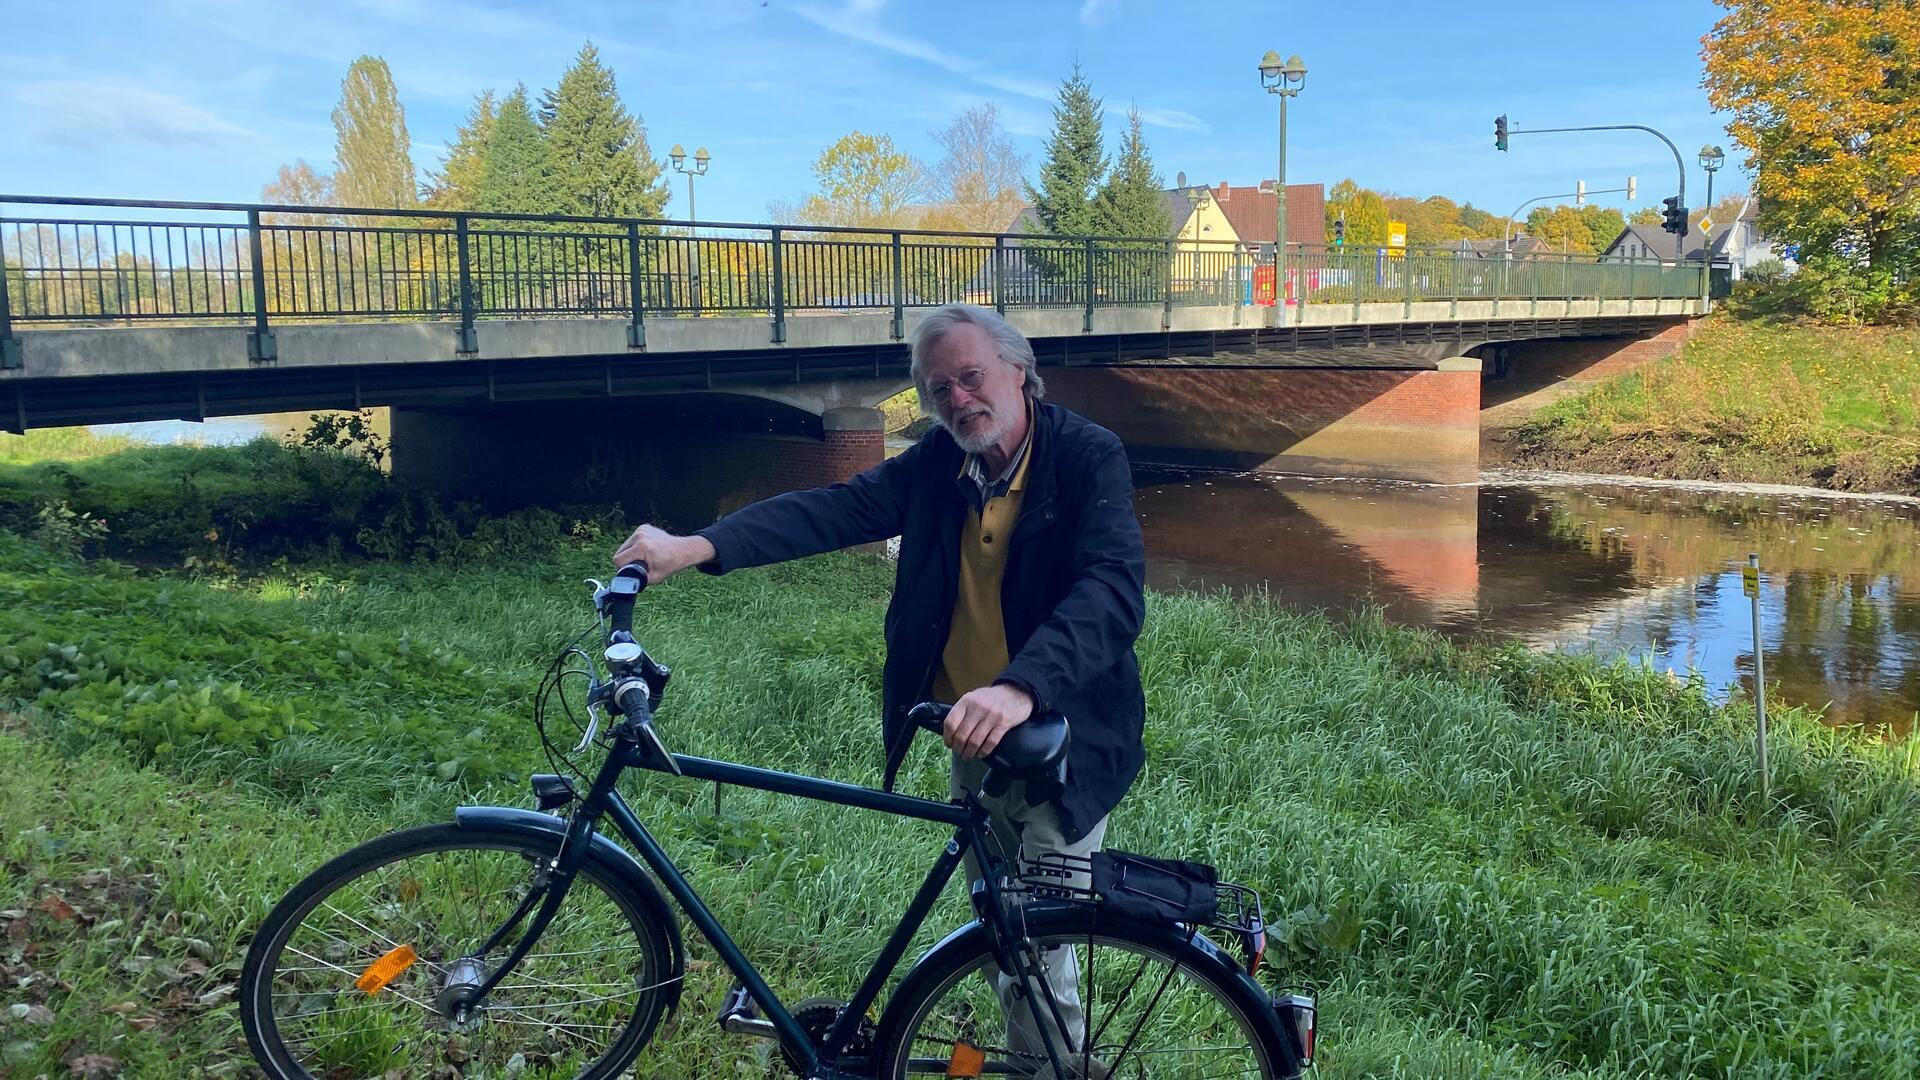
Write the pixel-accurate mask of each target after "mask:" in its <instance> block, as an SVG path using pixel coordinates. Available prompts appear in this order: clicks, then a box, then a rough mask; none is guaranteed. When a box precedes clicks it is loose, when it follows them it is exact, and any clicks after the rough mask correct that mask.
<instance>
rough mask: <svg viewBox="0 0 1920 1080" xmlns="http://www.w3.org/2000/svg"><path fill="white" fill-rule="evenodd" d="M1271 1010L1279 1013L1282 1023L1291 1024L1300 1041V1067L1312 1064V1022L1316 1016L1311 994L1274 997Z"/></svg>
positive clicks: (1295, 1035) (1316, 1011)
mask: <svg viewBox="0 0 1920 1080" xmlns="http://www.w3.org/2000/svg"><path fill="white" fill-rule="evenodd" d="M1273 1011H1274V1012H1276V1013H1278V1014H1279V1015H1280V1022H1281V1023H1282V1024H1288V1025H1291V1028H1292V1031H1293V1034H1294V1037H1295V1038H1297V1039H1298V1040H1299V1041H1300V1065H1301V1067H1303V1068H1304V1067H1306V1066H1308V1065H1311V1064H1313V1040H1314V1022H1315V1019H1316V1017H1317V1016H1318V1010H1317V1009H1316V1008H1315V1007H1314V1004H1313V995H1312V994H1286V995H1282V996H1278V997H1275V998H1274V999H1273Z"/></svg>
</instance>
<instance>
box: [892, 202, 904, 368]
mask: <svg viewBox="0 0 1920 1080" xmlns="http://www.w3.org/2000/svg"><path fill="white" fill-rule="evenodd" d="M906 291H907V275H906V269H905V267H903V266H902V265H901V250H900V230H898V229H895V230H894V231H893V340H895V341H899V340H900V339H901V338H903V337H906V336H907V309H906V299H905V295H904V294H905V293H906Z"/></svg>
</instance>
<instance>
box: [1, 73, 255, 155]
mask: <svg viewBox="0 0 1920 1080" xmlns="http://www.w3.org/2000/svg"><path fill="white" fill-rule="evenodd" d="M15 96H16V97H17V98H18V99H19V100H20V102H21V104H23V105H25V106H27V107H28V108H29V109H31V110H33V112H34V114H35V115H36V116H37V117H38V119H39V120H40V121H41V127H42V129H43V130H44V131H46V132H47V134H48V135H49V137H50V138H51V139H52V140H53V141H56V142H62V143H68V144H71V145H75V146H96V145H98V144H99V143H100V142H101V141H103V140H106V141H112V140H132V141H139V142H150V143H155V144H158V145H161V146H168V145H175V144H179V143H193V144H198V145H201V146H214V145H219V144H222V143H229V142H234V141H237V140H251V139H254V138H257V136H256V135H255V134H254V133H253V132H252V131H249V130H247V129H246V128H244V127H241V126H240V125H238V124H235V123H233V122H232V121H230V120H228V119H226V118H225V117H223V116H220V115H219V114H217V113H214V112H213V111H211V110H209V109H206V108H202V107H201V106H199V105H195V104H194V103H193V102H191V101H188V100H186V99H185V98H182V97H179V96H177V95H174V94H168V93H163V92H161V91H158V90H151V89H148V88H146V87H143V86H135V85H133V84H131V83H124V82H118V81H115V80H111V79H69V80H59V81H51V82H36V83H27V84H26V85H24V86H22V87H20V88H19V90H18V91H17V92H16V93H15Z"/></svg>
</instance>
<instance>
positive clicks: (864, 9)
mask: <svg viewBox="0 0 1920 1080" xmlns="http://www.w3.org/2000/svg"><path fill="white" fill-rule="evenodd" d="M878 7H879V5H878V4H862V3H853V4H850V5H849V6H848V7H847V9H846V10H844V11H839V12H833V11H822V10H821V9H819V8H813V7H801V6H796V7H794V8H793V13H794V14H796V15H798V16H800V17H801V18H802V19H805V20H806V21H808V22H810V23H812V24H813V25H815V26H818V27H820V28H821V29H823V30H827V31H830V32H832V33H835V34H839V35H840V36H841V37H846V38H852V39H853V40H855V41H858V42H861V43H862V44H866V45H871V46H873V47H874V48H876V49H884V50H886V51H887V52H890V53H894V54H895V55H898V56H904V57H907V58H908V59H910V60H919V61H922V62H924V63H928V64H932V65H934V66H935V67H938V68H941V69H942V70H945V71H948V72H951V73H953V74H955V75H961V76H964V77H966V78H969V79H972V80H973V81H974V82H977V83H979V84H980V85H982V86H989V87H992V88H993V89H995V90H1002V91H1005V92H1006V93H1009V94H1018V95H1019V96H1021V97H1028V98H1034V99H1037V100H1040V101H1051V100H1053V88H1052V87H1050V86H1047V85H1046V84H1044V83H1040V82H1036V81H1034V80H1032V79H1023V78H1020V77H1018V76H1013V75H1004V74H1001V73H999V72H996V71H993V70H992V69H991V68H989V67H988V66H987V65H986V64H984V63H981V62H980V61H978V60H974V59H970V58H968V57H964V56H959V55H957V54H955V53H952V52H950V51H948V50H946V49H944V48H942V47H940V46H937V45H935V44H933V43H932V42H930V41H925V40H922V39H920V38H915V37H907V36H905V35H903V34H896V33H893V32H892V31H889V30H885V29H883V28H882V27H881V26H880V24H879V22H878V21H876V20H875V18H874V14H875V13H876V11H877V9H878Z"/></svg>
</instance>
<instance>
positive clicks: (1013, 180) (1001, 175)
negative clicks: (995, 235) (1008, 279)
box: [927, 104, 1027, 232]
mask: <svg viewBox="0 0 1920 1080" xmlns="http://www.w3.org/2000/svg"><path fill="white" fill-rule="evenodd" d="M933 139H934V141H935V142H937V143H939V144H940V146H941V148H942V149H944V150H945V151H946V155H945V156H944V157H942V158H941V159H940V162H939V164H937V165H935V166H934V168H933V172H932V174H931V177H930V179H931V183H932V188H933V190H932V192H931V194H932V196H933V198H934V199H935V200H936V201H937V202H938V203H939V204H940V205H939V207H938V209H937V210H936V212H935V217H934V218H933V219H932V220H929V221H928V222H927V224H929V225H937V226H938V227H940V228H951V229H957V230H962V231H967V232H999V231H1001V230H1003V229H1005V228H1007V226H1008V225H1009V224H1010V223H1011V222H1012V221H1013V215H1014V214H1015V213H1016V212H1017V211H1018V210H1019V209H1020V203H1021V192H1020V186H1021V184H1022V182H1023V175H1024V174H1025V172H1026V168H1027V159H1026V157H1025V156H1024V155H1022V154H1020V153H1019V152H1018V151H1016V150H1015V149H1014V147H1013V140H1011V139H1009V138H1008V137H1007V134H1006V132H1004V131H1002V130H1001V128H1000V110H999V108H998V107H996V106H994V105H992V104H987V105H981V106H977V107H975V108H971V109H968V110H966V111H965V112H963V113H961V114H960V115H959V116H957V117H955V118H954V120H953V123H951V124H948V125H947V126H946V127H945V128H943V129H942V130H940V131H937V132H934V133H933Z"/></svg>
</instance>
